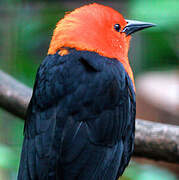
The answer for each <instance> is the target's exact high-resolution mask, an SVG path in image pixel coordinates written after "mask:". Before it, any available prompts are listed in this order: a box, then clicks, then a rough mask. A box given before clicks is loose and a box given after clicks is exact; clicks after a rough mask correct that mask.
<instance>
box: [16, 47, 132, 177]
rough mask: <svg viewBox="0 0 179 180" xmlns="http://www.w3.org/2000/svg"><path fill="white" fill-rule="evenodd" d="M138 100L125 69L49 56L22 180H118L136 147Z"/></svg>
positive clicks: (33, 106)
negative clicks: (135, 126) (135, 128)
mask: <svg viewBox="0 0 179 180" xmlns="http://www.w3.org/2000/svg"><path fill="white" fill-rule="evenodd" d="M134 123H135V94H134V91H133V87H132V83H131V81H130V79H129V77H128V75H127V74H126V72H125V70H124V68H123V66H122V64H121V63H120V62H118V61H117V60H115V59H109V58H105V57H102V56H100V55H98V54H96V53H93V52H86V51H81V52H79V51H76V50H70V54H68V55H66V56H62V57H61V56H60V55H58V54H55V55H50V56H47V58H46V59H45V60H44V62H43V63H42V65H41V66H40V68H39V70H38V73H37V77H36V83H35V86H34V91H33V96H32V99H31V102H30V105H29V108H28V113H27V121H26V124H25V138H24V144H23V150H22V155H21V164H20V169H19V176H18V179H19V180H21V179H27V180H28V179H41V180H45V179H67V180H68V179H70V180H72V179H79V180H80V179H81V180H82V179H90V180H93V179H110V180H113V179H116V178H117V176H119V175H121V174H122V172H123V170H124V169H125V167H126V166H127V164H128V162H129V160H130V156H131V153H132V151H133V144H134Z"/></svg>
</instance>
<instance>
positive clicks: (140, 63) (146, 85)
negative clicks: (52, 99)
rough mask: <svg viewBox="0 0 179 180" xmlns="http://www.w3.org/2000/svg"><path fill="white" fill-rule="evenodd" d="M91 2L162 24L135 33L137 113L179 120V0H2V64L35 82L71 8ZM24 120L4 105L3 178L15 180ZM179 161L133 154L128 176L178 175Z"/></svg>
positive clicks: (127, 179) (149, 179) (146, 179)
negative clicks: (57, 28)
mask: <svg viewBox="0 0 179 180" xmlns="http://www.w3.org/2000/svg"><path fill="white" fill-rule="evenodd" d="M91 2H98V3H101V4H104V5H108V6H111V7H113V8H115V9H116V10H118V11H119V12H121V13H122V14H123V15H124V17H125V18H128V19H135V20H140V21H148V22H152V23H156V24H157V27H155V28H151V29H147V30H144V31H141V32H140V33H136V34H134V35H133V38H132V41H131V48H130V52H129V59H130V62H131V65H132V67H133V70H134V74H135V80H136V88H137V117H138V118H143V119H146V120H151V121H158V122H162V123H169V124H175V125H179V69H178V68H179V61H178V60H179V51H178V49H179V31H178V28H179V21H178V19H179V12H178V9H177V8H178V7H179V1H178V0H157V1H156V0H150V1H144V0H126V1H122V0H113V1H104V0H103V1H102V0H101V1H85V0H81V1H77V0H76V1H73V0H64V1H62V0H51V1H50V0H46V1H45V0H36V1H35V0H34V1H33V0H31V1H25V0H1V1H0V69H1V70H3V71H5V72H6V73H9V74H10V75H12V76H13V77H15V78H16V79H18V80H19V81H21V82H23V83H24V84H26V85H28V86H30V87H33V83H34V79H35V74H36V71H37V68H38V66H39V64H40V63H41V62H42V60H43V59H44V58H45V56H46V54H47V50H48V46H49V43H50V39H51V36H52V33H53V29H54V27H55V24H56V23H57V22H58V20H59V19H61V18H62V17H63V16H64V14H65V11H71V10H73V9H74V8H76V7H80V6H82V5H84V4H88V3H91ZM22 139H23V121H22V120H21V119H18V118H17V117H15V116H13V115H12V114H9V113H8V112H5V111H4V110H3V109H1V108H0V180H15V179H16V178H17V169H18V165H19V158H20V151H21V144H22ZM178 177H179V165H176V164H171V163H166V162H162V161H159V162H158V161H152V160H147V159H145V158H135V157H134V158H133V160H132V162H131V164H130V166H129V167H128V168H127V170H126V171H125V173H124V176H123V177H122V178H121V179H122V180H160V179H161V180H177V179H178Z"/></svg>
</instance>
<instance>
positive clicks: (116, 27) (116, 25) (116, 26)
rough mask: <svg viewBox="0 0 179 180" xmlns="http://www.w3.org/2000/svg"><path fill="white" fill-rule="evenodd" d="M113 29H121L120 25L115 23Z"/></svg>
mask: <svg viewBox="0 0 179 180" xmlns="http://www.w3.org/2000/svg"><path fill="white" fill-rule="evenodd" d="M114 29H115V30H116V31H117V32H119V31H120V30H121V26H120V25H119V24H115V25H114Z"/></svg>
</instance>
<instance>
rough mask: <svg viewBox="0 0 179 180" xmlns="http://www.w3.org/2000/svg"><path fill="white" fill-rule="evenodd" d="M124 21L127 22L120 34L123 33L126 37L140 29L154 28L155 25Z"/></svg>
mask: <svg viewBox="0 0 179 180" xmlns="http://www.w3.org/2000/svg"><path fill="white" fill-rule="evenodd" d="M126 21H127V25H126V26H125V27H124V29H123V31H122V32H125V33H126V35H127V36H128V35H130V34H132V33H134V32H137V31H140V30H142V29H145V28H149V27H153V26H156V24H152V23H148V22H140V21H134V20H127V19H126Z"/></svg>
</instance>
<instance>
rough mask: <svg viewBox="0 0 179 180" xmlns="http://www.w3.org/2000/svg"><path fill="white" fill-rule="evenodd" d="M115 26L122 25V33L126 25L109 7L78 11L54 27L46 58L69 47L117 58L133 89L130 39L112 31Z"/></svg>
mask: <svg viewBox="0 0 179 180" xmlns="http://www.w3.org/2000/svg"><path fill="white" fill-rule="evenodd" d="M117 23H119V24H120V25H121V31H122V30H123V29H124V27H125V26H126V25H127V22H126V20H125V19H124V18H123V16H122V15H121V14H120V13H119V12H117V11H115V10H114V9H112V8H110V7H107V6H103V5H100V4H96V3H94V4H90V5H86V6H83V7H81V8H77V9H75V10H74V11H73V12H71V13H69V14H66V15H65V17H64V18H63V19H61V20H60V21H59V22H58V23H57V26H56V28H55V30H54V33H53V37H52V40H51V43H50V47H49V50H48V54H54V53H56V52H57V50H60V49H62V48H64V47H70V48H75V49H77V50H87V51H94V52H97V53H98V54H100V55H102V56H105V57H109V58H116V59H118V60H119V61H120V62H121V63H122V64H123V66H124V68H125V70H126V72H127V73H128V75H129V76H130V78H131V80H132V82H133V85H134V77H133V73H132V70H131V67H130V64H129V60H128V50H129V43H130V36H126V34H125V33H119V32H117V31H115V29H114V25H115V24H117ZM62 54H63V53H62ZM65 54H66V53H65ZM134 87H135V85H134Z"/></svg>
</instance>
